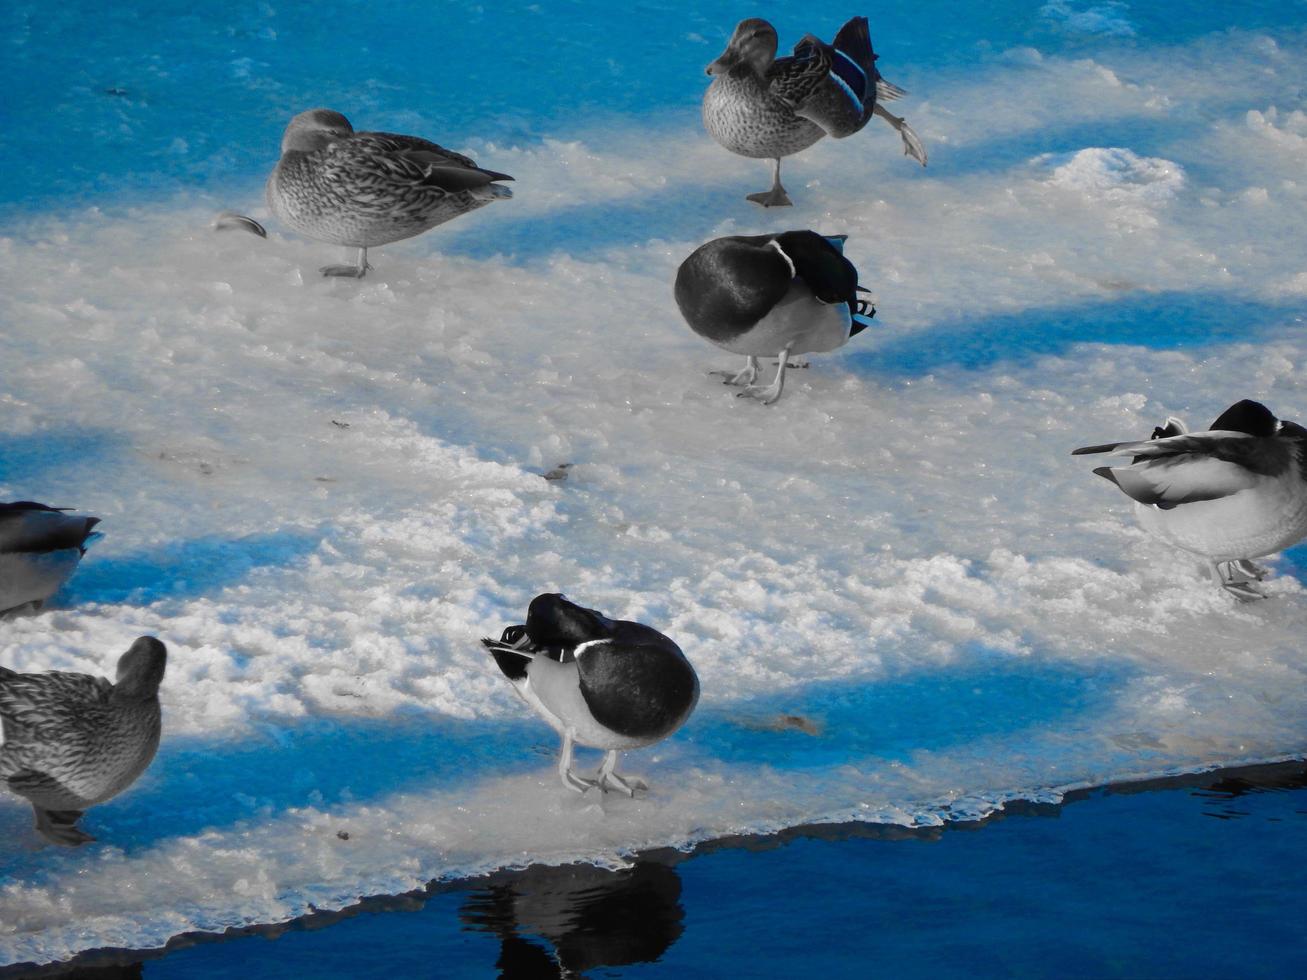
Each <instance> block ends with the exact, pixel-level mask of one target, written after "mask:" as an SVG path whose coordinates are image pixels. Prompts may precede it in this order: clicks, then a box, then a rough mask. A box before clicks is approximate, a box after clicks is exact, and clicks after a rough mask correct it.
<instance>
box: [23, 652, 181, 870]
mask: <svg viewBox="0 0 1307 980" xmlns="http://www.w3.org/2000/svg"><path fill="white" fill-rule="evenodd" d="M167 662H168V651H167V648H166V647H164V645H163V643H161V642H160V641H159V640H158V639H157V638H156V637H153V636H142V637H140V638H138V639H137V640H136V642H134V643H133V644H132V645H131V647H130V648H129V649H128V650H127V652H126V653H124V654H123V655H122V656H121V657H119V658H118V671H117V678H116V680H115V681H113V682H110V681H109V680H107V679H106V678H103V677H92V676H91V675H90V674H74V673H69V672H66V671H60V670H52V671H47V672H46V673H42V674H19V673H17V672H16V671H13V670H9V669H8V668H5V667H0V725H3V730H4V742H3V743H2V744H0V781H3V782H4V783H5V784H6V785H8V787H9V788H10V789H11V790H12V791H13V792H15V793H17V794H18V795H19V796H22V797H25V798H26V799H27V801H28V802H29V803H31V804H32V810H33V811H34V812H35V814H36V830H37V832H38V833H39V834H41V836H42V837H44V838H45V839H46V840H48V841H50V842H51V843H53V844H58V845H61V846H64V847H77V846H78V845H81V844H86V843H89V842H91V841H93V840H95V838H94V837H92V836H91V835H90V834H88V833H86V832H85V831H84V830H82V829H80V828H79V827H78V826H77V821H78V820H80V819H81V818H82V815H83V813H84V811H85V810H86V808H87V807H89V806H92V805H94V804H96V803H103V802H104V801H105V800H108V799H111V798H113V797H114V796H117V795H118V794H119V793H121V792H122V791H123V790H125V789H126V788H127V787H128V786H130V785H131V784H132V783H134V782H135V781H136V779H137V777H138V776H140V775H141V773H143V772H144V771H145V769H146V767H148V766H149V764H150V763H151V761H153V759H154V754H155V752H156V751H157V750H158V748H159V733H160V729H161V720H160V711H159V685H160V683H161V682H162V681H163V674H164V669H165V668H166V666H167Z"/></svg>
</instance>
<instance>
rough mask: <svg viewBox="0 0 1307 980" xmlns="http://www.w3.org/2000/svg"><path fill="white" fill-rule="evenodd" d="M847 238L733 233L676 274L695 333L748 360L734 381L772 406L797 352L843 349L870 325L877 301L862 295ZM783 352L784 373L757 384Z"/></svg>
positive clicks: (780, 369) (730, 380) (730, 379)
mask: <svg viewBox="0 0 1307 980" xmlns="http://www.w3.org/2000/svg"><path fill="white" fill-rule="evenodd" d="M844 242H845V237H844V236H842V235H840V236H832V237H828V236H823V235H819V234H817V233H816V232H814V231H787V232H783V233H781V234H779V235H732V236H729V237H726V238H716V239H713V240H712V241H710V242H707V243H705V244H703V245H701V246H699V248H697V249H695V250H694V252H692V253H691V254H690V255H689V257H687V258H686V260H685V261H684V262H682V263H681V266H680V268H679V269H678V270H677V273H676V285H675V295H676V305H677V306H678V307H679V308H680V310H681V315H682V316H683V317H685V321H686V322H687V323H688V324H689V325H690V328H691V329H692V330H694V332H695V333H697V334H699V336H701V337H703V338H704V339H705V340H708V341H711V342H712V343H714V344H716V345H717V346H718V347H721V348H722V349H724V350H728V351H730V352H731V353H734V354H743V355H744V356H745V357H746V358H747V361H746V363H745V368H744V370H743V371H741V372H739V373H738V374H733V373H727V374H726V375H725V377H726V383H727V384H736V385H744V386H745V388H744V391H742V392H741V394H742V395H747V396H750V397H753V398H757V399H759V400H760V401H762V402H763V403H764V404H771V403H772V402H775V401H776V400H777V399H778V398H780V396H781V393H782V391H783V390H784V385H785V370H786V366H787V362H788V358H789V357H790V355H792V354H806V353H817V352H824V351H832V350H836V349H837V348H839V347H842V346H844V344H846V343H848V341H849V338H850V337H852V336H854V335H855V334H857V333H859V332H860V331H862V330H863V329H865V328H866V327H867V326H869V325H870V323H871V319H872V317H874V316H875V315H876V310H875V307H873V306H872V305H871V303H870V302H869V301H867V300H865V299H863V298H862V295H861V294H863V293H865V292H866V290H865V289H863V288H862V287H861V286H860V285H859V284H858V270H857V269H856V268H855V267H854V265H853V263H852V262H850V261H849V260H848V259H847V258H845V256H844ZM771 355H775V356H777V357H779V358H780V363H779V364H778V366H777V369H776V377H775V379H774V380H773V382H772V384H771V385H768V386H766V387H763V386H761V385H755V384H753V382H754V381H755V380H756V378H757V374H758V362H757V359H758V358H759V357H766V356H771Z"/></svg>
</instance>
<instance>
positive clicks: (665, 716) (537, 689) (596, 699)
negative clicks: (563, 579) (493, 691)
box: [481, 593, 699, 797]
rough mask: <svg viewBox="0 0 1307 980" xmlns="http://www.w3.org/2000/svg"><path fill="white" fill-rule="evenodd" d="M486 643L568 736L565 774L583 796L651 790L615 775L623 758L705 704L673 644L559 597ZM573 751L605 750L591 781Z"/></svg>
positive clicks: (561, 764) (562, 763)
mask: <svg viewBox="0 0 1307 980" xmlns="http://www.w3.org/2000/svg"><path fill="white" fill-rule="evenodd" d="M481 642H482V644H483V645H484V646H485V648H486V649H487V650H489V651H490V653H491V655H492V656H493V657H494V659H495V663H496V664H497V665H498V666H499V669H500V671H502V672H503V674H504V676H505V677H507V678H508V680H509V681H510V682H511V683H512V685H513V687H514V689H515V690H516V691H517V693H518V695H519V696H520V697H521V698H522V700H523V701H525V702H526V703H527V704H528V705H530V706H531V708H532V710H534V711H535V713H536V714H538V715H539V716H540V717H541V718H543V719H544V720H545V721H546V722H548V723H549V725H550V727H552V728H553V729H554V731H556V732H558V734H559V735H560V736H561V737H562V740H563V742H562V749H561V751H560V753H559V759H558V774H559V777H560V778H561V779H562V781H563V785H564V786H565V787H567V788H568V789H570V790H575V791H576V792H578V793H585V792H586V791H588V790H590V789H591V788H593V787H596V786H597V787H599V789H600V790H601V791H603V792H608V791H610V790H612V791H616V792H620V793H624V794H625V795H627V796H632V797H633V796H634V795H635V793H636V790H646V789H648V788H649V787H648V784H647V783H646V782H645V781H644V780H643V779H640V778H638V777H634V776H623V775H621V774H619V773H618V772H617V760H618V756H619V754H620V753H621V752H625V751H628V750H630V749H638V748H643V747H644V746H647V745H652V744H654V743H655V742H660V741H662V740H663V739H665V738H667V737H668V736H669V735H671V734H672V733H673V732H675V731H676V730H677V729H678V728H680V727H681V726H682V725H683V724H685V721H686V719H687V718H689V717H690V713H691V712H692V711H694V706H695V705H696V704H697V703H698V701H699V677H698V675H697V674H696V673H695V672H694V668H693V667H692V666H691V665H690V661H689V660H687V659H686V657H685V654H684V653H682V652H681V648H680V647H678V646H677V645H676V644H675V643H674V642H672V640H671V639H669V638H668V637H666V636H664V635H663V634H662V633H660V632H658V630H656V629H654V628H653V627H651V626H645V625H644V624H643V623H634V622H629V621H627V620H621V619H609V618H608V617H607V616H605V615H604V614H603V613H601V612H598V611H596V610H594V609H586V608H584V607H582V606H579V605H577V604H576V603H574V602H571V601H570V600H569V599H568V598H567V597H566V596H564V595H562V594H560V593H545V594H543V595H538V596H536V597H535V598H534V599H532V600H531V604H530V606H529V607H528V609H527V614H526V623H525V624H523V625H518V626H509V627H507V628H505V629H504V631H503V633H502V635H501V636H500V638H499V639H498V640H492V639H490V638H488V637H487V638H484V639H482V641H481ZM576 745H585V746H589V747H590V748H596V749H603V750H604V751H605V755H604V760H603V763H602V765H600V767H599V771H598V773H597V774H596V775H595V777H594V778H593V779H591V778H587V777H584V776H579V775H577V774H576V773H575V772H573V771H572V756H573V749H574V746H576Z"/></svg>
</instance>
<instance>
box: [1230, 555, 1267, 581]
mask: <svg viewBox="0 0 1307 980" xmlns="http://www.w3.org/2000/svg"><path fill="white" fill-rule="evenodd" d="M1270 574H1271V570H1270V569H1269V568H1267V567H1266V566H1265V565H1259V564H1257V562H1255V561H1251V560H1249V559H1247V558H1236V559H1235V560H1234V561H1232V562H1230V578H1231V579H1232V580H1234V581H1242V582H1260V581H1262V579H1264V578H1266V576H1268V575H1270Z"/></svg>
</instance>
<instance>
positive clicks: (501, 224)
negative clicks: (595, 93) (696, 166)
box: [441, 167, 768, 299]
mask: <svg viewBox="0 0 1307 980" xmlns="http://www.w3.org/2000/svg"><path fill="white" fill-rule="evenodd" d="M750 179H753V180H755V181H756V182H757V183H758V184H759V186H761V185H763V184H765V183H766V182H767V179H768V177H767V173H766V172H765V168H763V167H758V168H756V173H752V172H746V173H742V174H741V175H740V180H739V181H732V182H727V183H722V184H717V185H714V184H703V185H699V186H694V187H691V186H689V185H687V184H676V185H675V186H674V187H670V188H653V187H651V188H648V189H647V190H646V191H644V192H643V193H642V194H641V195H639V196H638V197H634V198H628V199H624V200H621V201H604V202H602V203H601V204H600V205H598V206H597V205H596V203H595V202H593V201H583V202H578V203H577V204H575V205H573V206H572V207H566V208H561V209H559V210H556V211H550V212H548V213H545V214H536V215H528V216H524V217H519V216H517V215H513V214H511V212H510V213H508V214H501V215H499V216H498V217H497V218H496V222H495V224H494V225H493V226H490V225H489V224H488V223H485V222H483V223H482V225H481V226H480V227H474V226H472V225H467V226H462V227H461V228H458V229H454V228H451V229H450V231H449V232H448V233H446V236H445V241H442V243H441V250H442V251H445V252H456V253H458V254H461V255H466V256H469V257H471V258H475V259H487V258H491V257H492V256H495V255H501V254H503V255H511V256H513V258H514V259H516V260H519V261H525V260H529V259H536V258H542V257H544V256H548V255H552V254H553V253H555V252H558V253H563V254H566V255H567V256H569V257H573V258H589V257H593V256H595V255H597V254H602V253H604V252H607V251H609V250H611V249H621V250H623V251H626V250H628V249H630V247H631V243H632V242H641V243H644V242H651V241H652V242H658V241H676V242H680V241H691V242H695V243H698V242H702V241H707V240H708V239H710V238H712V237H713V235H714V231H715V230H716V229H717V228H719V227H720V225H721V220H722V217H723V216H725V215H732V214H733V215H736V216H737V217H738V218H740V219H742V220H741V230H740V231H739V232H738V233H739V234H752V233H753V230H752V224H751V221H752V222H757V223H758V225H759V226H760V227H759V229H758V230H759V231H761V230H763V229H762V226H763V225H764V224H765V222H763V221H761V220H759V218H758V215H757V214H756V212H757V211H758V210H759V209H758V208H757V207H756V206H755V205H753V204H749V203H748V202H746V201H744V193H745V191H747V190H748V187H746V186H744V185H745V184H747V183H748V181H749V180H750ZM741 205H744V206H743V207H742V206H741ZM745 207H747V208H749V209H751V210H747V211H746V210H745ZM505 210H507V209H505ZM688 254H689V251H688V250H686V255H688ZM675 258H676V261H677V262H679V261H680V260H681V259H682V258H684V256H676V257H675ZM659 261H661V257H660V258H659ZM667 295H668V298H669V299H670V297H671V286H670V284H669V285H668V289H667Z"/></svg>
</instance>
